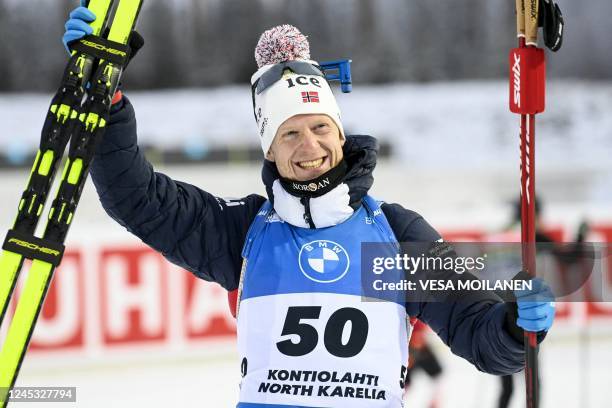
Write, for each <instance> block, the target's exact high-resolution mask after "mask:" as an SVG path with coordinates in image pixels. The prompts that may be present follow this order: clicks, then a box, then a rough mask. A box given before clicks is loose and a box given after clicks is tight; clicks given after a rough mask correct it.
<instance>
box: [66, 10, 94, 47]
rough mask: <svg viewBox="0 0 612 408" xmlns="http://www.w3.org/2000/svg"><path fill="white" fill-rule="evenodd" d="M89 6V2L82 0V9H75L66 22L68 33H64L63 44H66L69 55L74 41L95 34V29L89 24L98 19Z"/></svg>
mask: <svg viewBox="0 0 612 408" xmlns="http://www.w3.org/2000/svg"><path fill="white" fill-rule="evenodd" d="M86 4H87V0H81V5H80V7H77V8H75V9H74V10H72V12H71V13H70V18H69V19H68V21H66V25H65V26H64V27H65V28H66V32H65V33H64V37H63V38H62V42H63V43H64V47H65V48H66V51H68V54H71V51H70V47H69V44H70V43H72V42H73V41H76V40H80V39H81V38H83V37H85V36H86V35H89V34H91V33H93V29H92V28H91V26H90V25H89V24H88V23H91V22H92V21H94V20H95V19H96V16H95V14H94V13H92V12H91V11H90V10H89V9H88V8H87V7H85V5H86Z"/></svg>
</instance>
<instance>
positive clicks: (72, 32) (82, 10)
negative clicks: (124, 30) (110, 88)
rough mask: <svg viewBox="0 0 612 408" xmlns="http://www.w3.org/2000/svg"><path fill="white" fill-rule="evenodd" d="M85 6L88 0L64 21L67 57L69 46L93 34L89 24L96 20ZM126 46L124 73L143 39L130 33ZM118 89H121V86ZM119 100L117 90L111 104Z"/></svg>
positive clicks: (70, 52) (81, 2)
mask: <svg viewBox="0 0 612 408" xmlns="http://www.w3.org/2000/svg"><path fill="white" fill-rule="evenodd" d="M87 4H88V0H80V6H79V7H77V8H75V9H74V10H72V12H71V13H70V16H69V18H68V21H66V24H65V25H64V28H65V29H66V31H65V32H64V36H63V37H62V42H63V43H64V47H65V48H66V51H68V54H69V55H71V54H72V51H71V50H70V44H72V43H73V42H74V41H78V40H80V39H81V38H83V37H85V36H87V35H90V34H91V33H93V29H92V28H91V26H90V25H89V24H90V23H92V22H93V21H95V20H96V15H95V14H94V13H92V12H91V10H89V9H88V8H87ZM128 46H129V48H130V55H129V57H128V60H127V63H126V64H125V66H124V67H123V70H124V71H125V69H126V68H127V66H128V64H129V63H130V61H132V58H134V57H135V56H136V54H137V53H138V51H139V50H140V49H141V48H142V47H143V46H144V38H142V36H141V35H140V34H139V33H138V31H132V34H131V35H130V40H129V42H128ZM119 87H121V84H120V85H119ZM121 98H122V92H121V90H120V89H118V90H117V92H116V93H115V95H114V97H113V101H112V104H113V105H115V104H116V103H118V102H120V101H121Z"/></svg>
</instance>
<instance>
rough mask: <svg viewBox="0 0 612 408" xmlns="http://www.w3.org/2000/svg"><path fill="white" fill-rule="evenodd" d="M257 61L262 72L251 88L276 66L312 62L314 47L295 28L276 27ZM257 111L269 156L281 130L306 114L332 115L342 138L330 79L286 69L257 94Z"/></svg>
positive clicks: (258, 52)
mask: <svg viewBox="0 0 612 408" xmlns="http://www.w3.org/2000/svg"><path fill="white" fill-rule="evenodd" d="M255 59H256V60H257V65H258V66H259V70H258V71H257V72H256V73H255V74H253V76H252V77H251V85H253V84H255V82H256V81H257V80H258V79H259V78H260V77H261V76H262V75H263V74H264V73H265V72H266V71H268V70H269V69H270V68H272V67H273V66H274V65H276V64H279V63H282V62H286V61H303V62H306V63H309V64H312V65H318V64H317V62H316V61H312V60H310V46H309V44H308V40H307V39H306V37H305V36H304V35H303V34H302V33H301V32H300V31H299V30H298V29H297V28H295V27H293V26H291V25H282V26H277V27H274V28H272V29H270V30H268V31H266V32H264V33H263V34H262V35H261V37H260V39H259V42H258V43H257V47H256V48H255ZM253 97H254V109H255V118H256V121H257V130H258V133H259V136H260V142H261V149H262V150H263V153H264V155H265V154H267V153H268V150H269V149H270V146H271V145H272V142H273V141H274V136H275V135H276V132H277V131H278V128H279V127H280V126H281V125H282V124H283V123H284V122H285V121H286V120H287V119H289V118H291V117H292V116H295V115H302V114H324V115H328V116H329V117H330V118H331V119H332V120H333V121H334V122H335V124H336V126H338V129H339V130H340V135H341V137H342V138H344V137H345V135H344V128H343V126H342V121H341V116H340V108H339V107H338V104H337V103H336V98H335V97H334V94H333V93H332V90H331V88H330V86H329V84H328V83H327V80H325V78H323V77H321V76H316V75H300V74H295V73H293V72H292V71H290V70H288V69H287V70H285V72H284V74H283V77H282V79H281V80H279V81H278V82H276V83H274V84H273V85H271V86H269V87H268V88H267V89H265V90H264V91H263V92H262V93H260V94H258V93H257V92H256V91H255V92H254V95H253Z"/></svg>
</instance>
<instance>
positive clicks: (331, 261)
mask: <svg viewBox="0 0 612 408" xmlns="http://www.w3.org/2000/svg"><path fill="white" fill-rule="evenodd" d="M299 264H300V270H301V271H302V273H303V274H304V276H306V277H307V278H308V279H310V280H312V281H315V282H319V283H332V282H336V281H337V280H340V279H342V277H343V276H344V275H346V273H347V272H348V269H349V265H350V260H349V257H348V253H347V252H346V250H345V249H344V248H343V247H342V246H341V245H340V244H337V243H335V242H333V241H326V240H318V241H312V242H309V243H307V244H304V245H302V248H301V249H300V255H299Z"/></svg>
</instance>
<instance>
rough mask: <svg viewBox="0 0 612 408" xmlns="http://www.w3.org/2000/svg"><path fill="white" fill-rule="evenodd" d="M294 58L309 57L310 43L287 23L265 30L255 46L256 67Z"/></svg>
mask: <svg viewBox="0 0 612 408" xmlns="http://www.w3.org/2000/svg"><path fill="white" fill-rule="evenodd" d="M296 59H298V60H309V59H310V44H308V39H307V38H306V36H305V35H304V34H302V33H301V32H300V30H298V29H297V28H295V27H294V26H292V25H289V24H284V25H279V26H276V27H273V28H271V29H269V30H267V31H265V32H264V33H263V34H262V35H261V37H260V38H259V41H258V42H257V47H255V60H256V61H257V66H258V68H261V67H263V66H264V65H270V64H278V63H281V62H283V61H293V60H296Z"/></svg>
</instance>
